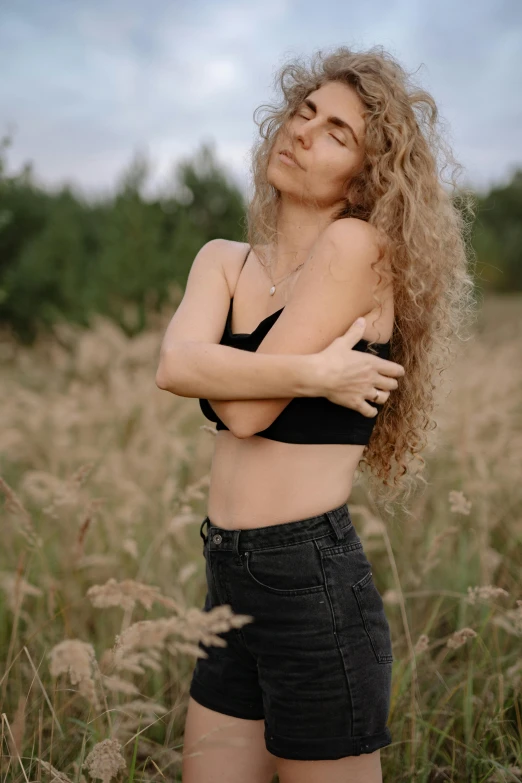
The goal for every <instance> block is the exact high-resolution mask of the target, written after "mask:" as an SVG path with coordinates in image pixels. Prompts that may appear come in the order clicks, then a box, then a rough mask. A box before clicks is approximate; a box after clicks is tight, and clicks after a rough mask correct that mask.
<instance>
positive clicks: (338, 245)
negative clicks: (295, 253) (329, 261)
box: [321, 218, 391, 283]
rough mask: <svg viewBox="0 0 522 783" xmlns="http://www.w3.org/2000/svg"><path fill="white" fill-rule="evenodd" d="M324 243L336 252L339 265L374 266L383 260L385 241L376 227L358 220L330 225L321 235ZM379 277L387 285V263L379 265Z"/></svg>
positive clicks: (341, 220)
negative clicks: (358, 264) (357, 264)
mask: <svg viewBox="0 0 522 783" xmlns="http://www.w3.org/2000/svg"><path fill="white" fill-rule="evenodd" d="M321 241H324V242H325V243H326V244H327V245H330V247H333V249H334V250H335V251H338V252H336V258H337V259H338V261H339V263H340V264H347V265H350V264H354V263H360V264H369V265H371V264H374V263H375V262H376V261H378V260H379V259H381V258H383V256H384V255H385V254H384V249H385V244H386V243H385V239H384V237H383V235H382V232H381V231H379V230H378V229H377V228H376V226H373V225H372V224H371V223H368V222H367V221H365V220H360V219H359V218H341V219H340V220H335V221H334V222H333V223H330V225H329V226H327V228H326V229H325V230H324V232H323V234H322V235H321ZM378 268H379V272H380V275H381V276H382V277H383V278H384V279H385V280H386V281H387V282H388V283H389V282H390V280H391V275H390V267H389V263H388V262H387V261H385V260H383V262H382V263H381V264H379V267H378Z"/></svg>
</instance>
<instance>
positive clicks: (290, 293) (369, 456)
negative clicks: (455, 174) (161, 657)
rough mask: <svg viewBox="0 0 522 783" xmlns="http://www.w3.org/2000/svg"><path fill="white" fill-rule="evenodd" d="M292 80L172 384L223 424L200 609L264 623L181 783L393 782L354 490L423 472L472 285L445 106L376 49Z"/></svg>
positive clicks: (212, 659)
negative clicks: (241, 225) (449, 178)
mask: <svg viewBox="0 0 522 783" xmlns="http://www.w3.org/2000/svg"><path fill="white" fill-rule="evenodd" d="M279 79H280V84H281V88H282V92H283V101H282V105H281V107H280V108H277V107H269V114H268V117H267V118H266V119H265V120H264V122H263V123H262V125H261V136H262V140H261V142H260V143H259V146H258V147H257V148H256V149H255V152H254V158H253V172H254V196H253V199H252V201H251V203H250V204H249V210H248V240H249V241H248V244H242V243H235V242H228V241H225V240H213V241H211V242H209V243H207V244H206V245H205V246H204V247H203V248H202V249H201V251H200V252H199V253H198V255H197V256H196V259H195V260H194V263H193V265H192V268H191V271H190V274H189V278H188V281H187V286H186V291H185V295H184V298H183V301H182V302H181V304H180V305H179V307H178V309H177V311H176V314H175V316H174V317H173V319H172V321H171V323H170V324H169V327H168V329H167V332H166V334H165V338H164V341H163V345H162V351H161V358H160V363H159V367H158V373H157V377H156V382H157V384H158V386H159V387H160V388H162V389H167V390H169V391H171V392H173V393H175V394H180V395H183V396H187V397H196V396H197V397H199V398H200V404H201V407H202V410H203V412H204V413H205V415H206V416H207V417H208V418H210V419H211V420H212V421H216V422H217V434H216V441H215V451H214V456H213V460H212V469H211V483H210V489H209V502H208V516H207V517H206V518H205V519H204V520H203V523H202V525H201V530H200V532H201V536H202V538H203V541H204V546H203V551H204V556H205V559H206V576H207V585H208V593H207V599H206V602H205V610H207V611H208V610H209V609H210V608H211V607H213V606H215V605H219V604H229V605H230V606H231V607H232V609H233V611H234V612H235V613H237V614H246V615H249V616H250V617H251V622H249V623H248V624H246V625H244V626H243V627H241V628H235V629H232V630H230V631H229V632H227V633H224V634H223V635H222V636H223V638H224V639H225V640H226V642H227V645H226V646H225V647H220V646H208V647H205V646H203V649H205V651H206V652H207V654H208V658H199V659H198V660H197V663H196V667H195V670H194V675H193V679H192V683H191V688H190V698H189V706H188V713H187V718H186V724H185V735H184V745H185V748H184V753H185V755H184V759H183V781H184V783H195V782H196V781H197V783H205V781H211V780H218V779H219V780H220V781H227V783H236V781H237V783H245V782H246V781H248V783H269V781H271V780H272V777H273V775H274V773H275V772H276V771H277V773H278V775H279V781H280V783H323V782H324V781H328V782H329V783H337V781H338V782H339V783H340V782H341V781H343V783H344V782H345V781H348V780H349V781H351V783H355V782H356V781H365V783H377V781H381V780H382V772H381V764H380V749H381V748H382V747H385V746H386V745H389V744H390V742H391V739H392V738H391V733H390V730H389V728H388V727H387V725H386V723H387V719H388V713H389V706H390V682H391V672H392V661H393V655H392V646H391V638H390V629H389V625H388V622H387V619H386V616H385V613H384V608H383V603H382V599H381V596H380V594H379V592H378V590H377V588H376V586H375V583H374V581H373V575H372V571H371V564H370V562H369V561H368V559H367V558H366V555H365V553H364V550H363V546H362V542H361V540H360V538H359V536H358V534H357V532H356V530H355V528H354V525H353V521H352V519H351V516H350V512H349V510H348V506H347V502H346V500H347V498H349V496H350V492H351V487H352V483H353V477H354V473H355V471H356V469H357V467H358V465H359V463H360V462H361V460H363V458H364V459H365V461H366V462H367V464H369V465H370V467H371V468H372V471H373V473H374V474H375V477H376V478H377V481H378V487H377V490H380V494H381V495H383V496H385V495H386V488H388V490H387V491H388V500H390V499H392V498H394V497H395V496H396V495H397V493H398V492H399V491H400V490H401V489H402V490H404V488H405V487H406V485H407V481H408V480H409V479H410V480H411V474H410V475H408V473H407V457H408V456H410V457H411V456H412V455H414V454H415V452H418V451H419V450H420V449H421V448H422V446H423V445H424V443H423V440H422V437H421V436H422V430H424V429H425V428H426V424H427V423H428V422H429V419H428V412H429V411H430V410H431V406H432V392H433V388H434V386H433V384H432V381H431V378H432V374H433V372H434V370H435V369H440V363H439V362H438V359H439V357H438V355H437V354H438V353H440V351H441V349H446V348H447V347H448V345H449V343H450V340H451V338H452V337H454V336H455V334H457V332H458V326H459V322H460V320H461V319H462V316H463V314H464V312H465V311H466V307H467V304H468V303H469V297H470V292H471V290H472V282H471V278H470V277H469V275H468V272H467V269H466V247H465V243H464V239H463V236H464V230H463V229H464V228H465V227H466V224H465V222H464V219H463V217H462V212H461V211H458V210H457V209H456V208H455V207H454V206H453V204H452V202H451V199H450V198H449V196H448V195H447V194H446V193H445V191H444V189H443V188H442V187H441V184H440V181H439V176H438V173H437V161H436V154H437V152H438V151H439V149H440V148H442V149H446V148H445V147H444V145H443V144H442V141H441V138H440V136H439V135H438V134H437V133H436V120H437V110H436V107H435V104H434V101H433V99H432V98H431V96H430V95H429V94H428V93H426V92H424V91H420V90H414V89H413V88H411V87H410V86H409V84H408V77H407V75H406V73H405V72H404V70H403V69H402V68H401V66H400V65H399V64H398V63H397V62H396V61H395V60H394V59H393V58H392V57H391V56H390V55H389V54H387V53H385V52H384V51H383V50H382V49H381V48H380V47H378V48H377V47H376V48H374V49H372V50H370V51H368V52H363V53H356V52H353V51H351V50H349V49H347V48H345V47H341V48H339V49H337V50H336V51H334V52H333V53H331V54H328V55H323V54H322V53H318V54H316V55H315V56H314V58H313V60H312V62H311V64H310V66H309V67H306V66H304V65H302V64H300V63H289V64H287V65H286V66H285V67H283V69H282V71H281V72H280V74H279ZM415 110H416V111H417V113H418V116H416V113H415ZM423 125H424V126H425V127H424V128H423V127H422V126H423ZM423 130H427V131H428V133H427V135H426V136H425V135H424V133H423ZM446 153H447V155H448V156H449V157H450V160H453V159H452V158H451V153H450V152H449V151H448V150H446ZM360 316H365V322H364V323H363V324H362V325H360V324H358V322H357V321H356V319H358V317H360ZM238 349H239V350H238ZM377 414H378V415H377ZM392 461H393V462H392ZM421 462H422V460H421ZM393 463H394V464H395V466H398V468H399V469H400V472H399V475H398V477H396V480H395V483H394V484H390V483H389V482H388V481H387V479H388V477H389V476H390V473H391V470H392V467H393V466H394V464H393ZM383 490H385V491H383ZM376 494H379V491H376ZM205 528H206V529H205Z"/></svg>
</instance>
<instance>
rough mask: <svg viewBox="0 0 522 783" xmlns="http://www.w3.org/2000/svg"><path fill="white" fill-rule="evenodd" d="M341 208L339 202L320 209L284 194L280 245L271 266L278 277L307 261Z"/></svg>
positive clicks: (279, 215)
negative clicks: (316, 242)
mask: <svg viewBox="0 0 522 783" xmlns="http://www.w3.org/2000/svg"><path fill="white" fill-rule="evenodd" d="M337 208H338V205H334V206H333V207H330V208H329V209H324V210H320V209H318V208H317V206H314V207H311V206H310V205H307V204H303V203H302V202H296V201H293V200H290V199H289V198H288V197H287V195H286V194H282V197H281V201H280V204H279V212H278V216H277V221H276V229H277V247H276V248H275V250H274V256H273V257H272V267H271V269H272V276H273V278H274V280H277V279H278V278H281V277H283V276H284V275H285V274H288V273H289V272H291V271H292V270H293V269H295V268H296V267H297V266H299V264H303V263H304V262H305V261H306V259H307V258H308V256H309V254H310V250H311V249H312V247H313V245H314V242H315V241H316V240H317V238H318V236H319V235H320V234H321V233H322V231H324V229H325V228H326V227H327V226H328V225H329V224H330V223H331V222H332V217H333V215H334V213H335V211H336V210H337Z"/></svg>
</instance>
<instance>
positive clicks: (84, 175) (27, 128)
mask: <svg viewBox="0 0 522 783" xmlns="http://www.w3.org/2000/svg"><path fill="white" fill-rule="evenodd" d="M376 44H377V45H381V46H383V47H384V48H385V49H386V50H387V51H389V52H390V53H391V54H392V55H393V56H394V57H396V58H397V59H398V60H399V61H400V62H401V64H402V65H403V66H404V67H405V68H406V69H407V70H408V71H409V72H410V73H412V74H413V78H414V80H415V83H416V84H417V85H418V86H420V87H422V88H424V89H427V90H428V91H429V92H430V93H431V94H432V96H433V98H434V99H435V101H436V103H437V105H438V107H439V111H440V114H441V117H442V120H443V122H444V125H445V134H446V139H447V140H448V142H449V143H450V144H451V146H452V149H453V153H454V155H455V157H456V159H457V160H458V161H459V163H460V164H461V165H462V166H463V172H462V174H461V177H460V182H461V184H467V185H468V184H469V185H471V186H473V187H474V188H476V189H477V190H481V191H485V190H487V189H488V188H489V187H491V186H492V185H497V184H502V183H504V182H507V181H509V179H510V177H511V175H512V173H513V171H514V169H515V167H516V166H517V165H518V166H521V167H522V131H521V128H522V89H521V88H522V84H521V82H522V2H520V0H488V1H486V0H473V2H471V0H460V2H459V1H458V0H440V1H439V2H438V1H437V0H429V2H428V0H425V1H424V2H420V0H417V1H416V0H371V2H369V1H367V2H360V0H357V2H350V0H345V2H342V3H341V2H335V0H322V1H321V2H317V1H316V2H312V1H311V0H261V1H260V0H256V1H255V2H251V1H249V0H229V1H226V0H211V1H210V2H208V0H207V1H206V2H205V0H190V2H189V0H185V2H179V0H88V1H87V0H46V2H42V1H41V0H40V1H39V0H0V67H1V70H0V73H2V77H3V78H2V79H1V80H0V136H4V135H6V134H7V133H9V135H11V136H12V143H11V146H10V147H9V149H8V151H7V153H6V155H7V169H8V171H9V172H15V171H17V170H20V168H21V167H22V166H23V165H24V164H25V163H27V162H29V161H31V162H32V164H33V170H34V174H35V178H36V179H37V181H39V182H41V183H42V184H46V185H48V186H51V187H55V186H59V185H61V184H63V183H65V182H67V183H71V184H72V185H73V186H74V187H75V188H76V189H77V190H78V191H80V192H82V193H83V194H85V195H86V196H96V195H97V194H100V195H101V194H103V193H105V194H106V193H108V192H111V191H113V189H114V188H115V187H116V184H117V182H118V179H119V178H120V177H121V175H122V174H123V172H124V170H125V169H126V168H127V167H128V165H129V164H130V162H131V160H132V158H133V157H134V155H135V154H136V153H137V152H139V153H142V154H145V155H146V156H147V158H148V159H149V161H150V163H151V169H152V171H151V177H150V182H149V186H148V188H149V190H150V192H151V194H152V192H161V191H162V190H163V189H165V188H166V187H168V183H169V182H171V181H172V176H173V172H174V169H175V166H176V164H177V163H178V162H180V161H181V160H185V159H187V158H190V157H191V156H193V155H194V154H195V153H196V152H197V150H198V148H200V147H201V145H202V144H203V143H207V144H211V145H212V146H213V148H214V152H215V155H216V158H217V160H218V162H219V163H220V164H221V165H222V166H223V167H224V168H225V169H226V170H227V171H228V172H229V174H230V176H231V178H232V179H233V180H235V181H236V183H237V184H238V186H239V187H240V188H242V189H243V190H244V192H245V193H246V192H247V190H248V187H249V180H250V158H249V153H250V149H251V146H252V144H253V142H254V141H255V139H256V138H257V136H258V132H259V131H258V127H257V125H256V123H255V121H254V112H255V110H256V109H257V108H258V107H260V106H262V105H263V104H267V103H271V102H274V101H278V100H279V97H280V96H279V94H278V93H277V92H276V91H275V88H274V83H273V80H274V76H275V74H276V72H277V71H278V69H279V68H280V67H281V66H282V65H283V64H284V63H285V62H287V61H288V60H290V59H292V58H296V57H299V58H304V59H305V60H306V59H308V58H309V57H310V56H311V55H312V54H313V53H314V52H316V51H318V50H321V49H323V50H330V49H333V48H335V47H336V46H341V45H343V46H349V47H354V48H355V49H357V50H361V49H365V48H369V47H371V46H374V45H376Z"/></svg>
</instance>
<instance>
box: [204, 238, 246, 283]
mask: <svg viewBox="0 0 522 783" xmlns="http://www.w3.org/2000/svg"><path fill="white" fill-rule="evenodd" d="M209 245H211V246H212V253H213V255H214V259H215V260H216V261H217V262H218V263H219V264H220V266H221V269H222V272H223V275H224V277H225V280H226V281H227V285H228V289H229V291H230V296H232V292H233V290H234V287H235V284H234V281H235V280H236V278H237V275H238V272H239V267H240V266H241V264H242V262H243V261H244V258H245V255H246V253H247V251H248V248H249V247H250V245H249V244H248V242H236V241H235V240H233V239H212V240H210V242H207V245H205V247H207V246H209Z"/></svg>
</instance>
